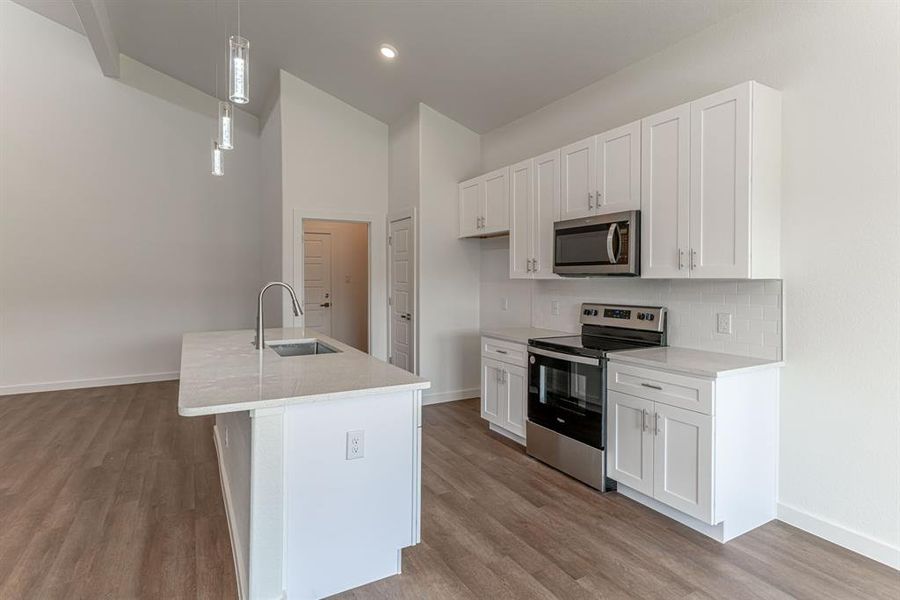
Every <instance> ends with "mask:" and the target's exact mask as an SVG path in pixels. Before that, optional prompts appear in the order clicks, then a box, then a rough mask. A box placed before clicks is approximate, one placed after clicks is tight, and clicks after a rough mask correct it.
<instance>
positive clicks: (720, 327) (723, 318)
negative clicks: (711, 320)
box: [716, 313, 731, 335]
mask: <svg viewBox="0 0 900 600" xmlns="http://www.w3.org/2000/svg"><path fill="white" fill-rule="evenodd" d="M716 331H717V332H718V333H724V334H727V335H731V313H719V314H717V315H716Z"/></svg>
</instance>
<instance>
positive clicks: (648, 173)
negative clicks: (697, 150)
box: [641, 104, 691, 279]
mask: <svg viewBox="0 0 900 600" xmlns="http://www.w3.org/2000/svg"><path fill="white" fill-rule="evenodd" d="M641 134H642V138H643V139H642V142H641V147H642V152H643V160H642V161H641V179H642V182H641V276H642V277H663V278H667V279H674V278H678V277H688V276H690V271H689V268H688V262H687V261H688V253H689V252H690V232H689V227H690V206H691V156H690V154H691V137H690V136H691V106H690V104H683V105H681V106H679V107H676V108H673V109H670V110H667V111H665V112H661V113H659V114H657V115H653V116H652V117H647V118H646V119H644V121H643V124H642V131H641Z"/></svg>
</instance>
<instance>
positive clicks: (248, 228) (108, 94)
mask: <svg viewBox="0 0 900 600" xmlns="http://www.w3.org/2000/svg"><path fill="white" fill-rule="evenodd" d="M0 90H2V92H0V391H3V392H15V391H27V390H31V389H47V388H61V387H84V386H88V385H92V384H100V383H110V382H120V381H130V380H135V379H142V378H143V379H154V378H174V377H176V376H177V372H178V369H179V356H180V347H181V335H182V334H183V333H184V332H185V331H196V330H209V329H229V328H239V327H250V326H252V323H253V318H254V297H253V296H254V294H253V290H254V289H255V288H257V286H258V285H259V265H260V254H259V245H260V235H259V211H258V208H257V190H258V186H259V168H258V162H257V155H258V152H259V138H258V135H257V130H258V123H257V120H256V119H255V118H253V117H250V116H248V115H246V114H244V113H240V112H239V113H238V116H237V131H236V142H237V149H236V150H233V151H231V152H229V153H227V154H226V157H225V171H226V175H225V176H224V177H221V178H217V177H213V176H211V175H210V140H211V139H212V137H214V135H215V131H216V122H215V111H216V103H215V100H214V99H213V98H211V97H209V96H205V95H203V94H201V93H200V92H198V91H197V90H195V89H193V88H190V87H188V86H186V85H184V84H181V83H179V82H177V81H175V80H173V79H171V78H169V77H167V76H165V75H162V74H161V73H158V72H155V71H153V70H152V69H149V68H148V67H145V66H143V65H140V64H139V63H135V62H134V61H130V60H129V59H127V58H125V57H123V63H122V79H121V80H115V79H108V78H105V77H103V76H102V74H101V72H100V69H99V67H98V65H97V62H96V59H95V58H94V54H93V52H92V51H91V48H90V45H89V43H88V41H87V39H86V38H85V37H83V36H81V35H79V34H77V33H75V32H73V31H71V30H69V29H67V28H65V27H63V26H61V25H58V24H56V23H54V22H52V21H49V20H48V19H46V18H44V17H41V16H39V15H37V14H35V13H33V12H31V11H29V10H28V9H25V8H23V7H21V6H18V5H16V4H14V3H11V2H3V3H2V4H0ZM148 90H149V91H152V92H153V93H148ZM198 107H199V112H198Z"/></svg>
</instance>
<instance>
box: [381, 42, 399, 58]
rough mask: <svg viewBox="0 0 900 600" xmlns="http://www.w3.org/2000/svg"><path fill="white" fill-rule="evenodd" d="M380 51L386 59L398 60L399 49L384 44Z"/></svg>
mask: <svg viewBox="0 0 900 600" xmlns="http://www.w3.org/2000/svg"><path fill="white" fill-rule="evenodd" d="M380 51H381V55H382V56H383V57H385V58H397V49H396V48H394V47H393V46H391V45H390V44H382V45H381V50H380Z"/></svg>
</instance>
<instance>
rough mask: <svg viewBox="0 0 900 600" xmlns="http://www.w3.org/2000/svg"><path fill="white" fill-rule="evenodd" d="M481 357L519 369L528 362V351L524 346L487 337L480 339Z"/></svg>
mask: <svg viewBox="0 0 900 600" xmlns="http://www.w3.org/2000/svg"><path fill="white" fill-rule="evenodd" d="M481 356H483V357H485V358H492V359H494V360H499V361H502V362H505V363H508V364H511V365H517V366H520V367H524V366H526V364H527V362H528V351H527V350H526V348H525V346H524V345H522V344H516V343H515V342H507V341H506V340H497V339H494V338H489V337H483V338H481Z"/></svg>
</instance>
